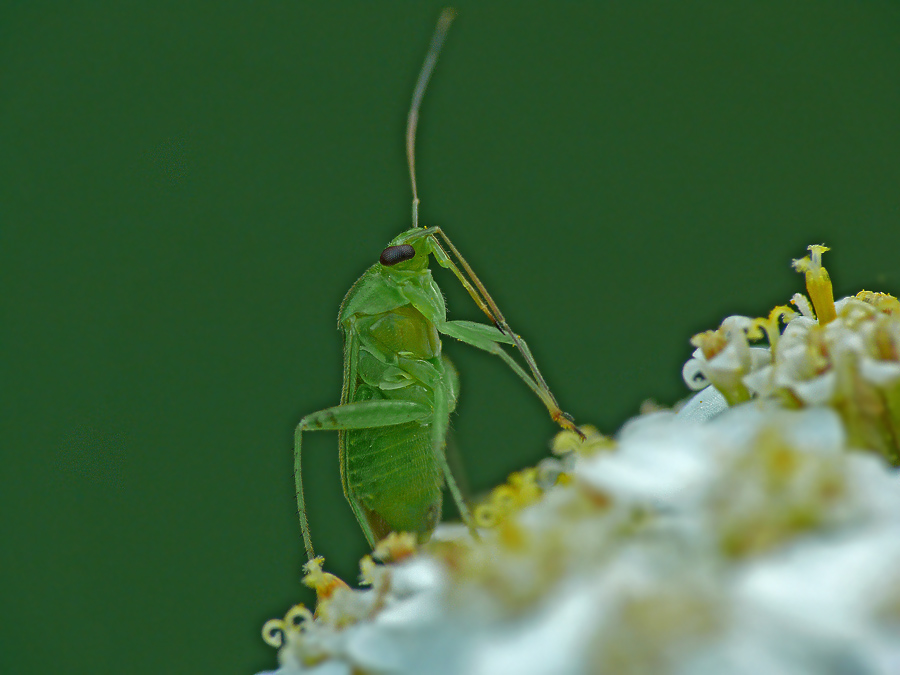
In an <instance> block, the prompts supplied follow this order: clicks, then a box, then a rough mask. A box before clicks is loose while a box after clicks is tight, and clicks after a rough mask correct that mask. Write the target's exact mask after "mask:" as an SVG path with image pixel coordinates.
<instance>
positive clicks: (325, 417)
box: [294, 400, 434, 560]
mask: <svg viewBox="0 0 900 675" xmlns="http://www.w3.org/2000/svg"><path fill="white" fill-rule="evenodd" d="M433 415H434V411H433V410H431V409H429V408H428V406H425V405H423V404H421V403H415V402H413V401H385V400H379V401H362V402H358V403H346V404H344V405H336V406H334V407H331V408H325V409H324V410H319V411H317V412H314V413H310V414H309V415H307V416H306V417H304V418H303V419H302V420H300V423H299V424H297V428H296V429H295V430H294V481H295V485H296V489H297V508H298V509H299V512H300V529H301V530H302V531H303V544H304V546H305V547H306V555H307V556H308V557H309V559H310V560H312V559H313V558H315V557H316V554H315V552H314V551H313V546H312V539H311V537H310V534H309V522H308V521H307V519H306V502H305V501H304V499H303V474H302V471H301V468H300V455H301V446H302V440H303V432H304V431H349V430H353V429H373V428H376V427H389V426H393V425H396V424H404V423H406V422H423V421H426V420H428V419H429V418H430V417H432V416H433ZM349 501H350V505H351V507H352V508H353V512H354V515H356V519H357V520H358V521H359V524H360V526H361V527H362V529H363V532H364V533H365V535H366V539H367V540H368V541H369V543H370V544H371V545H372V546H374V545H375V535H374V533H373V532H372V530H371V528H370V527H369V524H368V522H367V521H366V519H365V518H364V517H363V516H362V514H361V513H359V512H358V507H357V506H356V505H355V504H354V503H353V501H352V500H349Z"/></svg>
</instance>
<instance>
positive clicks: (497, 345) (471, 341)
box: [437, 321, 581, 435]
mask: <svg viewBox="0 0 900 675" xmlns="http://www.w3.org/2000/svg"><path fill="white" fill-rule="evenodd" d="M437 329H438V331H439V332H441V333H443V334H444V335H448V336H450V337H452V338H455V339H457V340H459V341H460V342H465V343H466V344H468V345H472V346H473V347H477V348H478V349H482V350H484V351H486V352H488V353H490V354H495V355H496V356H499V357H500V358H501V359H503V361H504V362H505V363H506V364H507V365H508V366H509V367H510V368H512V370H513V372H515V374H516V375H518V376H519V377H520V378H522V380H523V381H524V382H525V384H527V385H528V386H529V387H530V388H531V390H532V391H533V392H534V393H535V394H537V396H538V398H540V399H541V402H542V403H543V404H544V405H545V406H546V407H547V410H548V411H549V412H550V417H551V418H552V419H553V421H554V422H556V423H557V424H559V425H560V426H561V427H563V428H564V429H570V430H572V431H575V432H576V433H578V434H579V435H580V434H581V432H580V431H579V430H578V428H577V427H576V426H575V423H574V422H573V421H572V418H571V417H570V416H569V415H568V414H567V413H564V412H563V411H562V410H561V409H560V407H559V404H557V402H556V399H555V398H553V396H552V394H550V391H549V389H547V388H546V385H545V386H541V385H540V384H539V383H538V382H537V381H535V379H534V378H533V377H532V376H531V375H529V374H528V373H527V372H525V369H524V368H522V366H520V365H519V364H518V363H517V362H516V360H515V359H514V358H513V357H512V356H510V354H509V352H507V351H506V350H505V349H503V347H502V346H501V343H502V344H513V340H512V338H510V337H509V336H508V335H507V334H506V333H503V332H501V331H500V330H498V329H497V328H495V327H494V326H488V325H487V324H483V323H476V322H474V321H445V322H444V323H442V324H440V325H439V326H438V327H437ZM518 342H519V346H520V348H521V349H522V350H523V351H524V352H526V353H527V354H528V355H529V356H530V355H531V350H530V349H528V345H527V344H525V341H524V340H523V339H522V338H521V337H519V338H518Z"/></svg>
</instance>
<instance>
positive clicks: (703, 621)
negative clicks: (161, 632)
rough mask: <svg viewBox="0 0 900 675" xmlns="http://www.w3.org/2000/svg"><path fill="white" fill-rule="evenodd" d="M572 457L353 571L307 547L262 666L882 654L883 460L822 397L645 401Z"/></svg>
mask: <svg viewBox="0 0 900 675" xmlns="http://www.w3.org/2000/svg"><path fill="white" fill-rule="evenodd" d="M589 441H590V437H589ZM613 446H614V447H613ZM573 457H574V459H573V461H571V462H570V464H569V466H571V469H570V470H568V471H567V472H566V473H565V474H563V479H562V480H560V481H559V483H558V484H557V485H556V486H554V487H552V488H549V489H548V490H546V491H545V492H543V494H542V495H541V496H540V497H539V498H537V499H535V500H533V501H531V503H530V504H528V505H527V506H524V507H523V508H520V509H518V510H514V511H512V512H510V513H508V514H507V515H506V516H505V517H504V518H502V519H500V520H499V522H498V523H497V524H496V526H495V527H493V528H491V529H489V530H486V531H485V533H484V536H483V540H482V541H480V542H473V541H472V540H471V539H469V537H468V535H467V534H466V533H465V532H464V530H463V531H462V532H459V531H450V530H448V529H446V528H444V529H439V530H438V533H437V536H436V540H435V541H432V542H431V543H429V544H427V545H425V546H424V547H421V548H420V549H418V550H416V551H413V550H412V549H411V548H409V549H408V550H403V547H402V546H400V547H397V546H395V549H396V550H395V553H394V558H395V559H397V558H400V559H399V560H398V561H397V562H393V563H389V564H385V565H375V564H374V563H373V562H372V561H371V559H369V558H368V557H367V558H365V559H364V560H363V565H362V571H363V578H364V581H365V582H367V583H369V584H370V585H371V588H369V589H366V590H353V589H350V588H349V587H346V585H344V584H342V583H341V582H339V581H337V580H336V579H334V578H333V577H330V575H327V574H323V573H322V572H321V571H320V570H319V569H318V567H317V566H316V565H313V567H312V568H311V570H310V574H309V575H308V577H307V580H308V581H310V580H312V583H313V584H314V585H315V586H316V588H317V590H319V597H320V601H319V605H318V609H317V616H316V617H315V618H313V616H312V615H311V614H310V613H309V611H308V610H305V609H303V608H299V607H298V608H295V609H294V610H292V611H291V612H289V613H288V616H287V617H285V619H284V620H283V621H282V620H276V621H272V622H269V624H267V628H266V629H265V633H266V635H267V638H268V640H269V641H270V642H272V643H273V644H275V645H276V646H279V647H280V650H279V660H280V664H281V667H280V668H279V669H278V670H277V671H275V672H277V673H278V675H293V674H295V673H315V674H316V675H351V674H362V673H379V674H381V673H410V674H413V673H415V674H419V673H433V674H435V675H451V674H455V673H459V674H464V675H488V674H491V675H494V674H497V673H517V674H519V675H539V674H541V675H542V674H547V675H551V674H552V675H566V674H572V675H574V674H576V673H617V674H618V673H677V674H679V675H688V674H697V675H705V674H707V673H709V674H710V675H713V674H715V675H719V674H721V673H737V674H742V673H746V674H747V675H750V674H753V675H758V674H759V673H800V674H804V673H809V674H810V675H812V674H816V675H819V674H821V673H872V674H878V673H885V674H887V673H898V672H900V475H898V474H897V473H896V472H893V471H892V470H891V469H889V468H888V467H886V466H885V464H884V462H883V461H882V459H881V458H879V457H878V456H876V455H874V454H872V453H863V452H856V451H855V450H854V449H853V448H852V447H848V436H847V433H846V429H845V425H844V423H843V421H842V418H841V416H840V415H839V414H837V413H836V412H835V411H834V410H832V409H830V408H827V407H811V408H808V409H803V410H796V411H789V410H784V409H783V408H780V407H778V406H776V405H775V403H774V402H771V401H769V402H764V401H751V402H748V403H744V404H741V405H737V406H734V407H732V408H730V409H728V410H726V411H725V412H724V413H722V414H720V415H717V416H715V417H714V418H713V419H711V420H709V421H706V422H699V421H696V419H689V418H686V417H685V416H679V415H676V414H675V413H672V412H657V413H652V414H649V415H645V416H642V417H639V418H637V419H635V420H633V421H632V422H631V423H629V424H628V425H626V427H625V428H624V429H623V430H622V431H621V433H620V434H619V437H618V439H617V442H616V443H615V444H612V443H610V442H607V443H605V444H595V449H594V450H593V451H583V452H579V453H576V455H574V456H573ZM441 535H443V536H441ZM396 551H399V554H398V553H397V552H396Z"/></svg>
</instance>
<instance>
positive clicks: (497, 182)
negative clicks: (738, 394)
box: [0, 0, 900, 674]
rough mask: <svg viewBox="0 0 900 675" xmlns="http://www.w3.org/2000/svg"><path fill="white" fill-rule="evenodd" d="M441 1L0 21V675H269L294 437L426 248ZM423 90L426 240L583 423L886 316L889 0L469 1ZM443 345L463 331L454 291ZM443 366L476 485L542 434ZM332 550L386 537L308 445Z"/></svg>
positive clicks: (330, 555) (4, 15) (898, 129)
mask: <svg viewBox="0 0 900 675" xmlns="http://www.w3.org/2000/svg"><path fill="white" fill-rule="evenodd" d="M439 7H440V6H439V5H438V4H436V3H431V2H417V3H412V2H408V3H359V4H353V5H351V4H342V3H327V4H325V3H320V4H318V5H317V4H314V3H301V2H297V1H293V2H279V3H271V2H247V3H241V4H237V3H226V2H222V3H158V2H154V3H143V4H140V3H122V2H91V3H87V2H76V3H46V4H42V3H20V4H18V5H15V6H14V5H13V4H12V3H4V9H3V10H0V70H2V72H0V274H2V282H3V283H2V306H3V316H2V321H3V324H2V325H3V332H2V338H3V356H4V358H3V364H2V367H3V370H2V385H3V386H2V420H3V430H2V435H0V438H2V441H0V442H2V452H3V454H2V458H3V472H2V474H3V479H2V491H0V493H2V502H0V506H2V513H3V521H2V522H3V531H2V550H0V561H2V567H3V570H2V579H3V590H2V597H3V617H4V624H5V625H3V626H2V629H0V671H2V672H16V673H32V672H33V673H38V672H46V671H47V670H48V669H49V670H52V671H53V672H59V673H94V674H99V673H121V672H127V673H135V674H143V673H159V672H167V673H213V672H215V673H252V672H254V671H257V670H262V669H264V668H271V667H273V666H274V664H275V653H274V651H273V650H271V649H270V648H268V647H267V646H265V645H264V644H263V643H262V641H261V639H260V637H259V630H260V627H261V626H262V624H263V622H264V621H265V620H266V619H268V618H271V617H274V616H280V615H281V614H283V612H284V611H285V610H286V609H287V608H288V607H289V606H290V605H291V604H292V603H293V602H295V601H297V600H298V599H305V600H307V601H309V599H310V596H309V595H308V594H307V593H306V591H305V589H302V588H301V587H300V585H299V576H300V566H301V564H302V562H303V561H304V560H303V552H302V543H301V540H300V533H299V528H298V525H297V521H296V517H295V503H294V495H293V489H292V477H291V466H292V454H291V435H292V429H293V425H294V424H295V423H296V422H297V421H298V420H299V418H300V417H301V416H302V415H303V414H305V413H308V412H311V411H313V410H316V409H318V408H321V407H325V406H327V405H330V404H334V403H336V402H337V401H338V398H339V394H340V381H341V351H340V350H341V347H340V337H339V334H338V332H337V331H336V329H335V317H336V314H337V309H338V305H339V303H340V301H341V298H342V296H343V294H344V292H345V291H346V290H347V288H349V286H350V284H351V283H352V282H353V281H354V279H355V278H356V277H357V276H359V274H361V273H362V271H363V270H364V269H365V268H366V267H367V266H369V265H371V264H372V263H373V262H375V261H376V260H377V258H378V255H379V253H380V251H381V249H382V248H383V246H384V245H385V243H386V242H387V241H388V240H389V239H390V238H391V237H392V236H394V235H395V234H396V233H397V232H399V231H400V230H401V229H404V228H406V227H408V225H409V188H408V184H407V175H406V167H405V160H404V154H403V130H404V125H405V117H406V111H407V106H408V101H409V98H410V95H411V92H412V86H413V83H414V80H415V77H416V74H417V72H418V69H419V66H420V64H421V60H422V58H423V56H424V53H425V49H426V46H427V43H428V40H429V37H430V33H431V30H432V28H433V26H434V21H435V19H436V17H437V15H438V12H439ZM458 8H459V17H458V19H457V21H456V24H455V25H454V27H453V29H452V30H451V33H450V36H449V39H448V41H447V44H446V49H445V51H444V54H443V55H442V57H441V61H440V64H439V67H438V70H437V73H436V76H435V78H434V80H433V83H432V87H431V89H430V91H429V92H428V94H427V96H426V97H425V104H424V109H423V121H422V125H421V129H420V141H419V153H418V164H419V181H420V183H419V185H420V191H421V196H422V217H423V222H425V223H429V224H440V225H442V226H443V227H445V228H446V230H447V231H448V232H449V233H450V234H451V235H452V236H453V238H454V240H455V242H456V244H457V245H458V247H459V249H460V250H461V251H462V252H463V253H464V255H466V257H467V258H468V260H469V262H470V263H471V264H472V266H473V267H474V268H475V269H476V270H477V271H478V273H479V275H481V278H482V280H483V281H484V282H485V284H486V285H487V287H488V288H489V289H490V290H491V292H492V293H493V294H494V297H495V298H496V299H497V301H498V302H499V304H500V306H501V307H502V308H503V310H504V312H505V313H506V315H507V318H508V319H509V321H510V324H511V325H512V326H513V328H514V329H515V330H516V331H517V332H519V333H521V334H522V335H523V336H525V337H526V338H527V339H528V340H529V343H530V344H531V346H532V347H533V350H534V352H535V355H536V357H537V360H538V362H539V363H540V365H541V368H542V369H543V371H544V373H545V375H546V376H547V379H548V380H549V382H550V384H551V386H552V388H553V389H554V391H555V393H556V394H557V397H558V398H559V400H560V402H561V403H562V405H563V407H564V408H565V409H567V410H569V411H570V412H571V413H573V414H574V415H575V416H576V418H577V420H579V421H580V422H593V423H595V424H597V425H598V426H599V427H601V429H603V430H605V431H607V432H614V431H615V429H616V428H617V427H618V426H619V425H620V424H621V423H622V422H623V421H624V420H625V419H627V418H628V417H629V416H631V415H633V414H635V413H636V411H637V410H638V406H639V405H640V403H641V401H642V400H644V399H646V398H651V397H652V398H654V399H656V400H658V401H660V402H663V403H667V404H671V403H673V402H675V401H676V400H678V399H679V398H680V397H682V396H685V395H686V394H687V392H686V390H685V388H684V386H683V384H682V383H681V380H680V368H681V365H682V363H683V362H684V360H685V359H686V358H687V357H688V355H689V354H690V351H691V348H690V347H689V345H688V339H689V337H690V336H691V334H693V333H695V332H697V331H699V330H702V329H705V328H709V327H714V326H716V325H718V322H719V321H720V320H721V318H723V317H724V316H725V315H727V314H730V313H745V314H752V315H760V314H763V313H765V312H767V311H768V310H769V309H770V308H771V307H772V306H774V305H775V304H779V303H784V302H786V301H787V300H788V299H789V297H790V295H791V294H792V293H794V292H795V291H799V290H802V279H801V277H799V276H798V275H796V274H795V273H793V272H792V271H791V270H790V266H789V264H790V260H791V258H795V257H800V256H801V255H803V254H804V253H805V247H806V245H807V244H810V243H819V242H822V241H824V242H825V243H827V244H829V245H830V246H832V247H833V249H834V251H833V252H832V253H829V254H828V255H827V257H826V263H827V265H828V267H829V269H830V270H831V272H832V277H833V278H834V281H835V286H836V291H837V293H838V294H847V293H850V292H856V291H857V290H859V289H861V288H868V289H876V290H885V291H892V292H894V293H895V294H896V293H898V291H900V275H898V269H897V253H898V244H900V210H898V206H900V192H898V186H900V39H898V35H900V5H898V4H897V3H896V2H787V1H785V0H778V1H772V2H719V1H715V2H714V1H710V2H680V3H671V2H635V3H605V2H604V3H601V2H597V3H592V4H590V5H588V4H563V3H553V4H551V3H532V2H502V3H501V2H496V3H484V2H482V3H475V2H460V3H459V4H458ZM438 281H439V283H441V285H442V287H443V288H444V290H445V293H446V295H447V298H448V304H449V308H450V313H451V315H452V316H453V317H455V318H469V319H478V313H477V311H476V310H475V309H474V308H473V307H472V304H471V302H470V301H469V300H468V298H467V297H466V296H465V294H464V293H463V292H461V291H460V289H459V288H458V287H457V285H456V284H455V283H454V281H453V279H452V277H448V275H446V274H443V273H440V274H438ZM445 344H446V348H447V351H448V352H449V353H450V355H451V356H452V357H453V358H454V359H455V361H456V363H457V365H458V368H459V370H460V374H461V378H462V395H461V402H460V406H459V410H458V413H459V414H458V415H457V416H456V417H455V418H454V427H455V438H456V444H457V446H458V447H459V451H460V454H461V455H462V458H463V461H464V462H465V465H466V467H467V470H468V473H469V474H470V477H471V483H472V488H473V490H474V491H475V492H478V491H479V490H483V489H485V488H487V487H489V486H490V485H491V484H493V483H495V482H497V481H499V480H501V479H502V478H503V477H504V476H505V475H506V474H507V473H508V472H510V471H512V470H514V469H516V468H519V467H521V466H523V465H525V464H528V463H534V462H535V461H537V459H539V458H540V457H541V456H542V455H543V454H544V453H545V452H546V444H547V442H548V440H549V439H550V438H551V437H552V435H553V434H554V431H555V430H554V427H553V424H552V423H551V422H550V420H549V419H548V417H547V415H546V414H545V412H544V411H543V409H542V408H541V406H540V404H539V403H538V402H537V401H536V400H535V399H534V397H533V396H532V395H531V393H530V392H529V391H528V390H527V389H526V388H525V387H524V386H523V385H522V384H521V382H519V381H518V380H517V379H516V378H515V377H514V376H513V375H512V374H511V373H510V372H509V371H508V369H506V368H505V367H504V366H503V365H502V364H501V363H500V362H499V361H497V360H496V359H493V360H492V359H491V357H489V356H487V355H483V354H479V353H474V350H473V349H471V348H469V347H466V346H465V345H458V344H447V343H446V342H445ZM307 447H308V453H307V454H306V458H307V459H306V467H308V476H310V477H311V478H310V479H309V480H308V483H307V490H308V492H307V498H308V500H309V502H310V503H311V507H310V518H311V526H312V532H313V536H314V540H315V542H316V544H317V548H318V550H319V551H320V552H321V553H322V554H324V555H325V556H326V557H327V559H328V565H329V567H330V568H331V569H333V570H335V571H337V572H339V573H341V574H342V575H344V576H345V577H347V578H349V579H352V578H353V577H354V576H355V573H356V566H355V563H356V560H357V559H358V557H359V555H360V554H361V553H363V552H364V550H365V542H364V539H363V537H362V534H361V532H360V531H359V529H358V527H357V526H356V524H355V522H354V520H353V517H352V514H351V512H350V509H349V507H348V506H347V505H346V503H345V502H344V501H343V497H342V495H341V493H340V481H339V477H338V464H337V445H336V438H335V436H334V435H333V434H322V435H320V436H319V437H316V435H310V437H309V441H308V445H307Z"/></svg>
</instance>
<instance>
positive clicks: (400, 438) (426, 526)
mask: <svg viewBox="0 0 900 675" xmlns="http://www.w3.org/2000/svg"><path fill="white" fill-rule="evenodd" d="M344 442H345V444H346V447H345V452H346V456H345V460H344V461H345V469H346V472H347V473H346V479H347V487H348V489H349V490H350V492H351V495H349V496H350V497H351V498H352V499H353V500H355V501H356V503H357V504H359V506H360V507H362V511H363V513H364V514H365V515H366V518H367V520H368V521H369V526H370V527H371V528H372V531H373V534H374V535H375V538H376V539H382V538H384V537H386V536H387V535H388V534H389V533H390V532H416V533H419V534H420V535H423V536H424V537H427V536H428V535H430V534H431V532H432V530H434V528H435V526H436V525H437V523H438V521H439V520H440V515H441V502H442V493H441V488H442V486H443V477H442V475H441V470H440V467H439V466H438V463H437V460H436V458H435V456H434V452H433V450H432V446H431V443H432V438H431V425H430V424H427V425H422V424H419V423H417V422H411V423H408V424H399V425H397V426H392V427H383V428H375V429H363V430H356V431H348V432H345V441H344Z"/></svg>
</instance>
